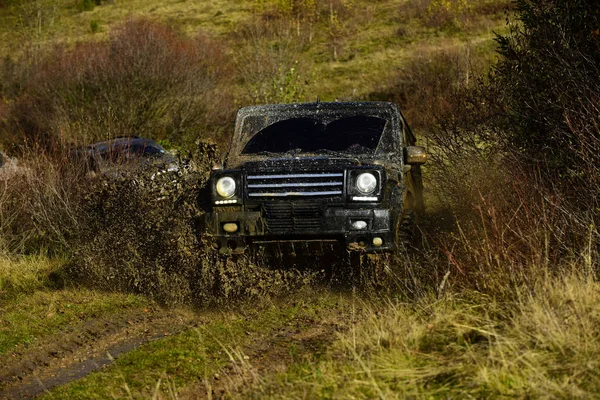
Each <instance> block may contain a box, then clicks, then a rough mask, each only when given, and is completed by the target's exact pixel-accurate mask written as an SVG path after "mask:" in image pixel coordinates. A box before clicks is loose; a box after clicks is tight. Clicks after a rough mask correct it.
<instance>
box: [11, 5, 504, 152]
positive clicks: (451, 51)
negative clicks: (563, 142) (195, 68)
mask: <svg viewBox="0 0 600 400" xmlns="http://www.w3.org/2000/svg"><path fill="white" fill-rule="evenodd" d="M88 3H89V4H88ZM92 3H93V2H91V1H90V2H86V1H75V0H74V1H65V2H59V1H51V0H39V1H36V2H20V1H17V0H13V1H10V2H7V4H6V5H5V6H4V7H2V8H0V12H1V13H2V14H1V15H2V17H1V18H2V22H3V23H2V25H1V26H0V55H4V56H5V57H9V58H10V59H12V60H13V61H15V62H17V63H18V64H19V63H25V64H26V65H31V64H34V65H35V64H36V63H38V62H42V63H43V62H44V61H43V60H48V57H49V61H47V62H49V63H51V64H54V63H56V62H57V61H53V57H55V56H53V55H52V54H53V51H54V50H52V49H53V48H54V46H57V45H58V46H63V47H65V46H66V47H67V48H72V47H74V46H76V45H77V44H81V43H83V42H103V41H106V40H108V39H109V38H110V37H114V36H115V35H118V33H116V32H117V30H119V29H121V28H122V27H123V24H126V23H127V22H126V21H131V20H132V19H135V18H146V19H150V20H153V21H158V22H161V23H164V24H167V25H169V26H171V27H174V28H175V29H176V30H177V31H179V32H182V33H183V34H184V35H186V36H188V37H196V36H198V35H201V36H206V37H209V38H211V40H212V41H213V45H214V46H215V47H216V48H219V50H220V51H222V52H223V53H224V54H225V57H224V58H221V59H219V61H218V63H219V67H220V69H221V76H222V80H221V81H220V82H219V83H218V85H219V86H220V87H221V91H224V92H226V93H227V94H228V95H229V96H230V97H229V98H228V99H225V100H223V101H222V102H221V103H219V104H218V108H219V110H220V112H221V114H222V113H223V112H227V116H226V117H225V119H226V120H229V121H230V120H231V119H232V114H233V112H234V111H235V109H237V108H238V107H239V106H241V105H248V104H256V103H268V102H289V101H315V100H316V99H318V98H320V99H321V100H322V101H331V100H352V99H353V100H393V101H397V102H399V103H400V105H401V106H402V107H403V109H404V111H405V112H406V113H407V114H408V117H409V120H410V121H414V122H413V125H415V127H417V128H420V127H424V128H426V127H427V125H428V123H426V122H425V121H428V120H429V118H427V117H426V115H424V113H426V112H427V111H426V110H427V108H428V107H431V106H432V104H434V103H436V101H437V100H436V98H438V97H439V96H441V93H435V92H436V91H440V90H439V89H440V88H439V87H438V86H439V82H446V81H448V82H450V81H451V82H455V83H460V84H462V83H467V84H468V83H469V77H470V76H472V75H473V73H477V72H483V71H485V70H486V69H487V67H488V66H489V65H490V63H491V62H492V61H493V60H494V57H495V55H494V43H493V41H492V39H493V38H494V32H496V33H501V32H504V31H505V30H506V23H505V12H506V7H507V2H506V1H504V0H481V1H477V2H463V1H458V2H443V1H438V0H436V1H416V0H411V1H397V0H396V1H377V2H376V3H373V2H370V1H359V0H353V1H349V0H335V1H333V0H332V1H330V2H326V1H320V2H319V1H318V2H313V1H304V2H303V1H298V2H290V1H275V0H272V1H251V0H245V1H242V2H240V1H226V0H215V1H205V2H204V1H203V2H191V1H178V2H169V3H168V4H167V3H164V2H158V1H145V2H142V1H114V2H98V3H100V5H94V4H92ZM79 51H82V50H81V49H80V50H79ZM201 51H208V50H201ZM84 57H85V56H84ZM206 57H207V58H212V57H214V55H213V53H212V52H209V53H207V54H206ZM114 62H116V61H114ZM73 67H74V68H77V66H75V65H74V66H73ZM103 68H110V65H108V66H105V67H103ZM4 69H5V71H12V70H13V69H14V68H11V67H10V64H7V63H6V62H5V68H4ZM35 69H36V67H35V66H34V67H33V70H35ZM423 69H425V70H427V71H429V72H426V74H428V76H425V77H422V76H415V73H418V72H416V71H418V70H423ZM30 73H34V72H33V71H31V72H30ZM57 73H58V72H57ZM5 77H6V75H5ZM6 78H7V79H5V81H7V82H8V81H9V79H8V77H6ZM420 78H424V79H423V82H422V84H421V86H422V87H420V88H418V89H417V90H416V91H415V88H414V87H411V86H410V84H411V82H415V81H417V80H419V79H420ZM13 79H14V78H13ZM46 79H50V80H53V79H54V78H52V77H51V76H49V77H47V78H46ZM5 84H7V85H8V83H5ZM17 84H18V81H17ZM12 87H13V88H14V86H12ZM54 90H55V89H54ZM427 91H429V93H428V94H426V97H427V99H425V98H423V95H422V94H423V93H426V92H427ZM8 92H9V93H8V94H7V95H6V96H5V97H7V98H8V101H10V99H11V97H12V96H11V95H10V90H8ZM65 96H66V94H65ZM192 96H198V95H197V94H194V92H192ZM85 101H87V102H89V101H90V100H85ZM76 106H77V105H73V107H76ZM94 107H96V106H94ZM70 118H71V119H73V118H75V120H72V123H71V126H65V123H64V122H61V126H60V127H57V128H56V129H60V130H61V131H63V133H62V135H67V137H68V136H69V135H70V136H71V137H72V139H70V140H77V138H78V137H80V136H81V135H82V133H81V132H77V130H74V128H73V126H72V125H73V124H77V123H80V122H81V121H79V119H81V118H83V117H82V116H78V117H70ZM89 118H91V119H98V117H97V116H90V117H89ZM222 120H223V117H218V118H216V120H215V121H213V122H211V123H208V125H203V126H196V127H195V128H194V129H193V132H194V133H191V132H183V133H181V134H180V135H181V136H180V137H179V139H178V138H175V139H174V138H173V136H171V137H169V140H170V141H173V140H174V141H175V142H176V144H182V143H183V142H187V143H188V144H189V143H190V142H193V138H190V137H189V136H192V135H194V136H198V135H200V136H203V137H214V136H215V134H214V132H211V128H209V127H208V126H209V125H210V126H211V127H212V130H214V129H215V126H218V128H217V131H222V130H229V129H230V122H229V125H225V126H223V123H222ZM217 121H219V122H217ZM86 123H87V122H86ZM173 123H174V122H171V123H170V124H173ZM219 123H220V124H219ZM103 130H104V131H106V128H103ZM164 130H167V131H168V130H170V126H169V125H167V126H165V129H164ZM122 134H129V133H127V132H122ZM146 135H152V134H151V133H146ZM183 137H185V138H188V139H184V138H183ZM157 139H166V137H164V135H163V137H157Z"/></svg>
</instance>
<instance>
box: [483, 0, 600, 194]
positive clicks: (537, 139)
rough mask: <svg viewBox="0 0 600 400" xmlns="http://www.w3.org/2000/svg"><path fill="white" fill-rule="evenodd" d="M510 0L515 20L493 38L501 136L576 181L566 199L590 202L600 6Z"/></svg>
mask: <svg viewBox="0 0 600 400" xmlns="http://www.w3.org/2000/svg"><path fill="white" fill-rule="evenodd" d="M515 3H516V11H517V23H515V24H512V25H511V32H510V34H508V35H506V36H499V37H498V39H497V40H498V44H499V53H500V56H501V58H500V62H499V63H498V64H497V66H496V69H495V73H494V85H495V86H496V90H497V92H498V93H499V95H500V98H499V100H498V101H497V102H496V103H495V104H496V105H497V106H498V108H499V110H500V111H501V112H500V113H499V114H500V115H501V118H499V119H498V120H496V121H495V123H496V124H497V125H498V126H500V127H501V128H502V129H501V131H502V135H501V138H502V140H504V142H505V145H506V147H507V148H512V149H515V150H516V151H518V152H519V153H520V154H521V155H522V156H523V158H524V160H527V162H534V163H535V162H538V163H542V164H543V166H544V168H547V171H548V178H549V180H551V179H557V181H556V183H559V186H561V187H562V188H563V189H566V191H571V190H572V185H575V187H576V188H577V191H576V193H572V195H573V196H572V198H576V197H579V198H582V197H583V198H585V199H587V200H588V201H589V200H592V201H594V202H595V199H596V198H597V195H598V193H599V191H598V189H599V187H598V183H597V176H598V169H597V168H598V165H600V164H599V162H600V159H598V157H597V154H598V152H597V151H592V148H597V147H596V146H597V144H598V140H599V138H600V131H599V130H598V126H599V123H600V117H599V115H600V114H599V113H598V109H599V106H600V101H599V98H600V74H599V70H598V65H600V41H599V40H598V37H599V36H598V35H599V31H598V27H599V26H600V9H599V8H598V5H597V2H595V1H592V0H577V1H567V0H532V1H525V0H518V1H516V2H515ZM563 183H564V184H563ZM569 186H571V188H569ZM582 195H584V196H582Z"/></svg>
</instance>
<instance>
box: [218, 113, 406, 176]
mask: <svg viewBox="0 0 600 400" xmlns="http://www.w3.org/2000/svg"><path fill="white" fill-rule="evenodd" d="M356 116H366V117H376V118H381V119H384V120H386V121H387V123H386V124H385V126H384V129H383V133H382V135H381V137H380V140H379V143H378V145H377V146H376V148H375V150H374V151H373V152H369V153H365V154H357V153H353V152H339V154H335V156H339V157H348V158H361V159H390V160H393V161H396V162H398V163H401V159H402V142H403V136H404V135H403V132H404V129H405V127H406V125H405V123H404V119H403V117H402V114H401V112H400V110H399V109H398V107H397V106H396V105H395V104H393V103H388V102H333V103H298V104H274V105H264V106H252V107H245V108H242V109H240V111H239V112H238V116H237V119H236V126H235V132H234V135H233V137H232V140H231V144H230V151H229V154H228V157H227V159H226V160H225V165H226V166H227V167H228V168H232V167H237V166H240V165H241V164H243V163H244V162H246V161H251V160H257V159H267V158H273V157H282V156H287V157H297V156H300V155H302V156H311V155H323V153H322V152H321V151H318V152H316V153H310V152H302V153H294V154H289V153H290V152H288V153H272V154H260V153H259V154H256V153H251V154H243V153H242V152H243V150H244V148H245V147H246V145H247V144H248V142H249V141H250V140H251V139H252V138H253V137H254V136H256V134H257V133H259V132H260V131H261V130H262V129H264V128H265V127H267V126H270V125H272V124H275V123H277V122H280V121H284V120H288V119H293V118H312V119H315V120H318V121H320V122H322V123H324V124H325V125H327V124H329V123H331V122H333V121H335V120H339V119H342V118H348V117H356ZM248 123H252V124H254V127H255V129H247V125H246V124H248ZM323 150H326V149H323ZM336 153H338V152H336ZM332 155H333V154H332Z"/></svg>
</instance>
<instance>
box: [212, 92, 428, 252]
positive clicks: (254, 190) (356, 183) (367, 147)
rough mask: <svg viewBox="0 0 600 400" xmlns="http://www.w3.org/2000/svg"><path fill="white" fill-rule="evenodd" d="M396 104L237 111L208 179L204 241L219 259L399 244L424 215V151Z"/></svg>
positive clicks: (313, 105) (377, 248)
mask: <svg viewBox="0 0 600 400" xmlns="http://www.w3.org/2000/svg"><path fill="white" fill-rule="evenodd" d="M415 144H416V138H415V136H414V135H413V133H412V131H411V130H410V128H409V126H408V124H407V123H406V121H405V119H404V116H403V115H402V113H401V112H400V110H399V109H398V107H397V106H396V105H395V104H393V103H385V102H361V103H358V102H348V103H344V102H335V103H320V102H319V103H304V104H276V105H265V106H254V107H247V108H243V109H241V110H240V111H239V112H238V115H237V120H236V126H235V132H234V134H233V138H232V142H231V147H230V151H229V153H228V155H227V158H226V160H225V163H224V165H223V167H222V168H216V169H214V170H213V171H212V173H211V180H210V196H211V208H210V210H209V212H208V213H207V214H206V215H205V235H206V236H207V237H208V238H209V240H211V241H212V245H213V247H214V248H216V249H218V250H219V252H221V253H225V254H228V253H231V252H234V253H241V252H243V251H244V250H245V249H246V248H247V247H249V246H254V245H258V244H261V243H277V242H309V241H310V242H314V241H316V242H319V241H321V242H323V241H335V242H338V243H341V244H342V245H343V246H345V248H346V249H348V250H349V251H361V252H367V253H372V252H379V251H392V250H395V249H397V248H398V247H399V246H402V245H403V242H404V241H405V240H406V239H407V236H408V235H409V234H410V232H411V229H412V224H413V222H414V216H415V214H416V213H417V212H418V211H420V210H422V209H423V187H422V180H421V169H420V165H421V164H423V163H424V162H425V161H426V158H427V157H426V153H425V149H424V148H423V147H419V146H416V145H415Z"/></svg>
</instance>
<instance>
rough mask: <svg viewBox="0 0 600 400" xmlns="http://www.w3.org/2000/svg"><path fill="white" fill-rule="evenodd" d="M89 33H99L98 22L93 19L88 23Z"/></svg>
mask: <svg viewBox="0 0 600 400" xmlns="http://www.w3.org/2000/svg"><path fill="white" fill-rule="evenodd" d="M90 32H92V33H98V32H100V22H98V20H95V19H93V20H91V21H90Z"/></svg>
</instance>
